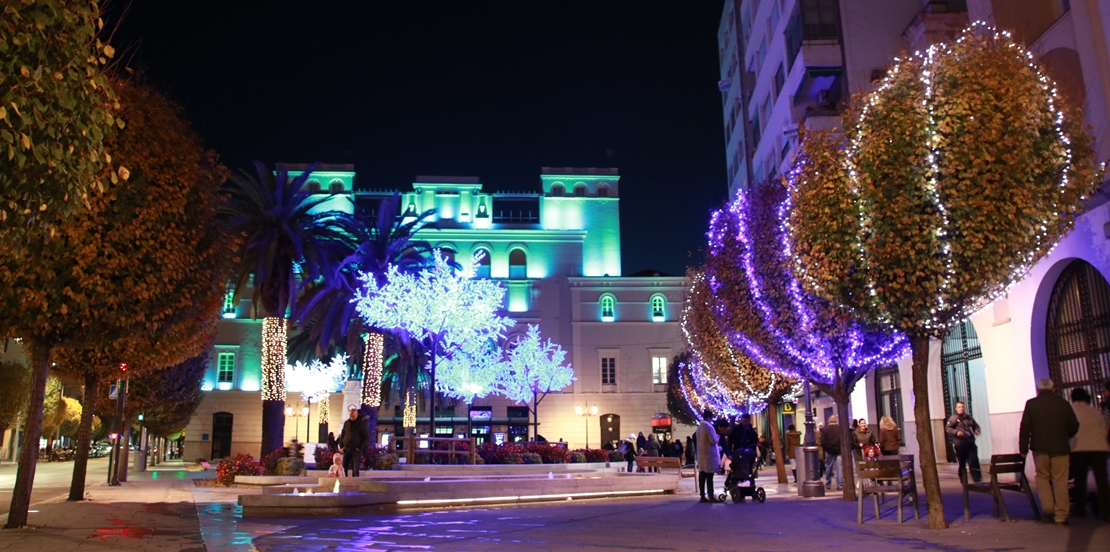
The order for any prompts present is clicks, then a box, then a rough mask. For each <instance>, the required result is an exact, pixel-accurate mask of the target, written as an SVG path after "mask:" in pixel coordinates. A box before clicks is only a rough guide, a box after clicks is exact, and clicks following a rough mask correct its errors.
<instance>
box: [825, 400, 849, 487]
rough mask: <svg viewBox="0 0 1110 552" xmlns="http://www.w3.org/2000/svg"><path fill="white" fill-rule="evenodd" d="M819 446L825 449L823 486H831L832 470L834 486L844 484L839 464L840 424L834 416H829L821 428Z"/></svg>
mask: <svg viewBox="0 0 1110 552" xmlns="http://www.w3.org/2000/svg"><path fill="white" fill-rule="evenodd" d="M821 448H822V449H824V451H825V487H827V488H830V489H831V488H832V478H833V472H836V488H837V489H838V490H839V489H840V488H841V487H843V486H844V472H842V471H841V464H840V424H839V423H837V419H836V416H830V417H829V423H828V425H826V426H825V428H824V429H822V430H821Z"/></svg>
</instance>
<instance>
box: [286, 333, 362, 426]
mask: <svg viewBox="0 0 1110 552" xmlns="http://www.w3.org/2000/svg"><path fill="white" fill-rule="evenodd" d="M347 359H348V356H347V355H346V354H345V353H341V354H337V355H335V356H334V357H332V359H331V361H330V362H328V363H327V364H324V363H323V362H322V361H321V360H320V359H318V358H315V359H312V362H309V363H307V364H305V363H304V362H301V361H299V360H298V361H296V362H295V363H294V364H293V365H289V364H286V365H285V385H286V388H287V389H288V390H289V391H300V393H301V398H302V399H304V401H305V402H306V403H309V404H311V403H313V402H315V403H317V405H318V408H319V410H318V413H319V416H320V422H319V423H320V425H322V426H325V425H326V424H327V423H328V417H329V411H328V399H329V398H330V397H331V394H332V393H335V392H336V391H338V390H340V389H342V388H343V384H344V383H346V381H347V374H348V369H347ZM322 431H323V432H324V433H326V432H327V431H326V429H325V430H322ZM305 440H306V441H307V440H308V437H307V436H306V437H305Z"/></svg>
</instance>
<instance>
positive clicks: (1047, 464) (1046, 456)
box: [1018, 378, 1079, 525]
mask: <svg viewBox="0 0 1110 552" xmlns="http://www.w3.org/2000/svg"><path fill="white" fill-rule="evenodd" d="M1055 391H1056V385H1055V384H1054V383H1052V380H1051V379H1049V378H1041V379H1039V380H1037V396H1036V397H1034V398H1032V399H1029V400H1028V401H1026V402H1025V412H1023V413H1022V414H1021V428H1020V430H1019V431H1018V450H1019V451H1020V452H1021V455H1022V456H1025V455H1026V454H1027V453H1028V452H1029V451H1033V465H1034V466H1036V469H1037V494H1038V495H1040V497H1041V510H1042V511H1044V513H1045V515H1046V516H1048V515H1054V517H1055V520H1056V523H1059V524H1061V525H1066V524H1067V523H1068V510H1069V506H1070V505H1069V501H1068V468H1069V467H1070V466H1069V461H1068V455H1069V454H1071V444H1070V443H1068V439H1071V438H1072V436H1074V435H1075V434H1076V433H1078V432H1079V419H1078V418H1076V417H1075V411H1074V410H1072V407H1071V405H1070V404H1068V401H1065V400H1064V399H1062V398H1060V397H1059V396H1057V395H1056V393H1055Z"/></svg>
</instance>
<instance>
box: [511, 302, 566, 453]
mask: <svg viewBox="0 0 1110 552" xmlns="http://www.w3.org/2000/svg"><path fill="white" fill-rule="evenodd" d="M566 355H567V353H566V351H564V350H563V348H562V347H560V346H558V345H556V344H555V343H552V342H551V340H550V339H548V340H547V341H541V340H540V328H539V326H533V325H531V324H529V325H528V333H527V334H525V337H524V339H523V340H521V341H520V342H518V343H516V344H515V345H513V346H512V350H511V351H509V360H508V364H509V366H508V369H507V370H501V371H500V374H501V377H500V379H499V380H498V382H497V392H498V393H499V394H501V395H504V396H506V397H508V398H509V399H510V400H512V401H516V402H518V403H522V404H524V405H525V406H527V407H528V410H529V411H530V412H531V413H532V436H533V438H535V437H538V435H539V429H540V422H539V407H540V402H542V401H543V399H544V397H546V396H547V394H548V393H550V392H552V391H559V390H560V389H563V388H564V387H566V386H568V385H570V384H571V382H573V381H574V369H573V368H571V367H570V366H568V365H564V364H563V360H564V359H565V358H566ZM529 402H531V403H532V404H531V405H529V404H528V403H529Z"/></svg>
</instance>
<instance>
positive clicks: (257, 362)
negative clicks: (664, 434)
mask: <svg viewBox="0 0 1110 552" xmlns="http://www.w3.org/2000/svg"><path fill="white" fill-rule="evenodd" d="M289 168H290V169H291V174H296V170H295V169H297V168H298V167H294V166H290V167H289ZM314 176H315V178H313V179H312V180H310V181H309V182H308V184H307V186H309V189H310V190H313V191H317V190H318V191H320V192H321V193H337V194H347V195H348V197H353V199H354V201H355V202H357V203H358V204H359V205H360V206H361V207H362V208H364V209H366V210H367V211H369V212H370V213H376V211H377V206H378V204H379V203H380V202H381V200H382V199H384V198H385V197H389V196H390V195H391V194H392V193H393V192H392V191H364V190H359V189H358V188H357V186H356V182H355V173H354V167H353V166H351V165H321V166H320V167H319V168H318V169H317V171H315V172H314ZM539 184H540V185H539V186H538V187H537V191H536V192H530V193H520V192H514V193H501V192H495V193H490V192H488V191H484V190H483V186H482V184H481V182H480V181H479V179H478V178H474V177H435V176H419V177H417V178H416V182H415V183H413V185H412V187H413V190H412V191H411V192H404V193H402V194H401V197H402V210H403V211H404V212H405V214H406V215H413V216H414V215H415V214H418V213H422V212H424V211H426V210H428V209H435V210H436V212H437V214H436V216H435V217H433V219H432V221H434V222H435V223H436V226H437V228H434V229H431V228H429V229H425V230H422V231H421V232H420V233H419V234H418V235H417V238H418V239H421V240H426V241H428V242H429V243H430V244H431V245H433V246H434V247H438V248H440V249H441V250H444V251H450V252H454V253H456V254H459V255H467V256H469V255H471V254H473V253H474V252H476V251H478V250H482V251H484V252H485V253H486V255H485V259H486V260H485V261H484V263H483V264H482V265H481V266H479V267H478V270H477V272H478V277H480V278H491V279H495V280H497V281H499V282H500V283H501V284H503V285H504V287H505V288H506V290H507V293H506V300H505V304H504V309H505V314H506V315H507V316H510V317H511V318H513V319H514V320H516V321H517V322H518V325H517V326H515V327H514V328H511V329H510V330H509V331H507V332H506V342H508V343H512V342H513V341H514V339H516V338H517V337H518V336H520V335H522V334H523V333H524V332H525V331H526V330H527V324H537V325H539V327H540V331H541V332H542V335H543V337H544V338H545V339H551V340H552V341H554V342H555V343H558V344H559V345H560V346H562V348H563V349H564V350H566V351H567V360H568V361H569V362H570V363H571V364H572V365H573V367H574V370H575V376H576V378H577V380H576V381H575V382H574V383H573V384H572V385H571V386H569V387H567V388H566V389H565V390H564V391H563V392H560V393H551V394H550V395H548V396H547V398H546V399H544V401H543V402H542V404H541V405H540V408H539V422H540V429H539V433H540V434H541V435H543V436H544V437H545V438H547V439H548V440H550V441H558V440H559V439H560V438H562V439H563V440H564V441H567V442H568V443H569V444H570V446H571V447H572V448H578V447H582V446H584V445H585V443H586V435H587V431H588V433H589V435H590V436H591V439H592V444H593V446H595V447H596V446H598V435H602V436H606V435H607V436H610V437H612V438H619V437H627V435H628V433H630V432H640V431H643V432H644V433H645V435H646V434H647V433H648V432H650V431H651V429H652V427H653V425H652V424H653V419H655V418H656V415H657V414H660V413H665V412H667V406H666V385H665V381H666V375H667V371H666V368H667V365H668V364H669V363H670V360H671V358H672V357H673V356H674V355H676V354H678V353H679V352H680V351H682V350H683V349H684V345H683V340H682V335H681V331H680V329H679V324H678V319H679V316H680V314H681V313H680V309H681V305H682V296H683V295H682V294H683V290H684V281H685V278H684V277H680V276H669V275H664V274H658V273H656V272H654V271H644V272H641V273H636V274H633V275H631V276H624V275H623V274H622V268H621V258H620V245H621V244H620V212H619V209H618V206H619V201H620V193H619V192H620V188H619V184H620V176H619V175H618V173H617V170H616V169H594V168H547V167H545V168H544V169H543V171H542V174H541V175H540V183H539ZM335 205H337V206H338V205H348V206H349V205H350V202H348V201H347V200H346V199H342V200H341V199H339V198H337V199H336V203H335ZM347 208H348V209H349V207H347ZM241 295H243V296H249V294H241ZM261 328H262V322H261V320H255V319H253V318H252V310H251V304H250V301H249V299H243V300H241V301H240V302H239V304H238V305H235V306H234V307H233V308H230V307H229V308H227V309H225V314H224V318H223V319H222V320H221V322H220V329H219V335H218V338H217V345H216V347H215V354H214V355H213V358H214V359H219V358H222V359H223V360H222V361H220V360H216V361H214V362H213V366H212V369H211V371H210V372H209V374H208V375H207V376H206V378H207V379H206V381H205V389H206V390H207V391H208V393H206V396H205V398H204V401H203V402H202V404H201V406H200V407H199V408H198V409H197V411H196V414H195V415H194V419H193V422H192V423H191V424H190V426H189V428H188V430H187V436H186V457H187V458H193V459H195V458H197V457H204V458H211V457H213V455H214V454H215V453H216V452H224V451H225V450H226V451H227V452H228V453H235V452H248V453H251V454H258V448H259V442H260V438H261V417H262V416H261V410H262V409H261V404H260V403H261V401H260V396H259V389H260V386H259V383H260V379H261V368H260V366H261V353H260V351H261V347H260V342H261ZM292 332H293V331H292V330H290V333H291V334H292ZM221 355H223V356H221ZM221 362H222V364H221ZM221 366H223V367H224V368H222V369H221ZM361 389H362V382H361V381H350V382H348V384H347V386H346V387H345V388H344V391H343V392H342V393H336V394H334V395H332V397H331V399H330V400H331V404H330V405H329V406H330V408H329V409H328V410H329V413H330V420H329V427H330V428H332V431H336V433H338V431H337V428H339V427H341V425H342V421H343V419H344V418H345V417H346V415H347V405H349V404H359V403H360V402H361V401H360V392H361ZM289 391H290V392H289V393H288V398H287V399H286V401H287V403H288V404H290V405H292V406H294V407H297V406H298V404H299V402H298V401H300V395H299V393H296V392H294V390H289ZM399 395H400V394H399V393H391V394H390V395H389V397H388V400H387V401H384V402H383V404H382V405H381V407H380V410H379V425H378V430H379V435H384V434H390V435H391V436H392V435H396V434H397V432H399V431H402V430H403V426H404V422H405V415H404V412H403V411H404V398H403V396H399ZM440 400H441V401H442V402H441V405H443V406H444V407H445V408H441V410H440V411H438V412H437V413H436V426H437V427H436V431H437V432H438V433H439V434H441V435H458V434H460V433H463V434H465V432H466V428H467V422H468V417H467V416H468V410H467V405H466V404H465V403H463V402H462V401H456V400H453V399H449V398H444V399H440ZM301 402H303V401H301ZM452 405H453V408H451V406H452ZM593 405H597V407H598V411H599V415H598V416H597V417H593V418H591V419H588V420H585V421H584V419H583V418H582V417H581V416H578V415H576V414H575V407H576V406H579V407H583V406H584V407H586V408H589V407H592V406H593ZM416 406H417V410H416V424H417V433H429V432H431V428H430V427H428V426H429V414H430V413H429V412H428V404H427V401H426V400H424V399H420V398H418V399H417V400H416ZM295 410H297V408H295ZM471 411H472V412H473V417H474V423H473V427H474V430H475V434H476V436H478V437H479V438H481V439H489V440H495V439H497V438H501V437H504V438H505V439H506V440H513V439H515V438H517V439H518V438H523V436H524V435H525V432H526V431H527V424H528V423H529V421H530V420H528V419H527V414H526V412H527V410H526V408H524V407H523V406H522V405H514V404H513V403H511V402H510V401H508V400H507V399H504V398H501V397H497V396H490V397H486V398H484V399H477V400H476V401H475V402H474V404H473V405H472V407H471ZM223 414H232V420H233V422H232V427H231V431H230V436H229V433H228V430H227V428H226V427H223V426H221V427H216V426H215V425H214V423H213V421H214V420H216V419H219V420H221V421H226V420H227V416H224V415H223ZM316 421H318V420H315V421H314V424H315V422H316ZM587 422H588V423H590V424H591V426H592V427H587V426H586V425H585V423H587ZM298 423H299V424H301V426H303V424H304V423H305V421H304V420H301V419H299V418H294V417H290V418H288V419H287V420H286V436H285V437H286V441H289V440H291V439H292V438H293V436H294V435H295V434H297V426H296V425H295V424H298ZM655 423H656V424H657V425H658V424H659V422H658V421H656V422H655ZM674 429H675V435H674V436H675V437H680V438H685V436H686V435H687V434H689V433H690V432H692V430H693V428H692V427H691V428H684V427H681V426H675V428H674ZM303 433H304V431H303V427H301V431H300V434H303ZM313 437H314V438H315V435H313ZM217 439H219V440H220V441H219V442H217Z"/></svg>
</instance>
